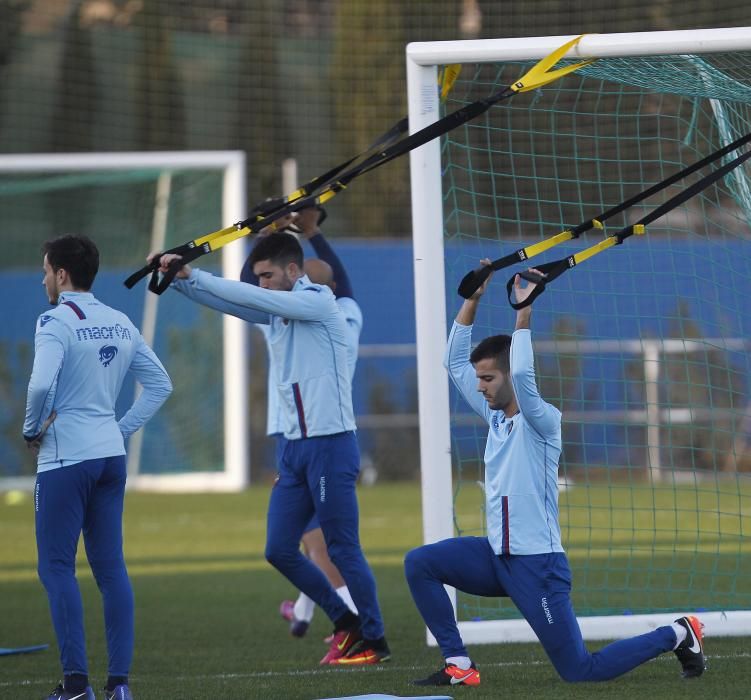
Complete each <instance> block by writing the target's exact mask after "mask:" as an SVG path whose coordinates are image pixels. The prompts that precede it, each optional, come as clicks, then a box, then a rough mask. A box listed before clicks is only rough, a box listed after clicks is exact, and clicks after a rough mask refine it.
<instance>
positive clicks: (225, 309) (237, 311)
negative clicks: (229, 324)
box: [172, 270, 271, 324]
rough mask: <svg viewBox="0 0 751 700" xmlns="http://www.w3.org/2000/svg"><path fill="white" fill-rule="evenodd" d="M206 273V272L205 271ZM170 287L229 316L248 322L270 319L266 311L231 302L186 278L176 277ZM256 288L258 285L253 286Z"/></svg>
mask: <svg viewBox="0 0 751 700" xmlns="http://www.w3.org/2000/svg"><path fill="white" fill-rule="evenodd" d="M196 272H201V271H200V270H194V273H196ZM205 274H208V273H205ZM237 284H245V286H246V287H251V286H252V285H250V284H246V283H244V282H238V283H237ZM172 287H173V288H174V289H175V290H176V291H178V292H180V294H182V295H184V296H186V297H188V299H192V300H193V301H195V302H196V303H198V304H202V305H203V306H208V307H209V308H210V309H214V310H216V311H220V312H221V313H223V314H229V315H230V316H236V317H237V318H241V319H243V321H248V322H250V323H261V324H268V323H269V322H270V321H271V317H270V316H269V314H268V313H265V312H263V311H258V310H257V309H251V308H249V307H247V306H243V305H241V304H233V303H230V302H228V301H227V300H225V299H223V298H222V297H219V296H217V295H216V294H214V293H212V292H209V291H207V290H205V289H200V288H199V287H198V286H196V285H195V284H192V283H191V282H190V280H188V279H176V280H175V281H174V282H173V283H172ZM254 289H258V287H254Z"/></svg>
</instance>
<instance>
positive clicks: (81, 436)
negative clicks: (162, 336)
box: [23, 292, 172, 472]
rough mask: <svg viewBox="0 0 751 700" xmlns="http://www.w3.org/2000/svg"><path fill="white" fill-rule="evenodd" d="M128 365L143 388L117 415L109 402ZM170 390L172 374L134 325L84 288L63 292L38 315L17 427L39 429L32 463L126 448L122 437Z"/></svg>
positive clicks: (42, 467) (48, 464) (54, 464)
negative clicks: (20, 423) (22, 418)
mask: <svg viewBox="0 0 751 700" xmlns="http://www.w3.org/2000/svg"><path fill="white" fill-rule="evenodd" d="M128 372H132V373H133V374H134V375H135V378H136V379H137V380H138V381H139V382H140V383H141V385H142V386H143V392H142V393H141V395H140V396H139V397H138V399H136V401H135V403H134V404H133V405H132V406H131V408H130V410H129V411H128V412H127V413H126V414H125V415H124V416H123V417H122V418H121V419H120V421H119V422H118V421H117V420H116V418H115V402H116V401H117V397H118V394H119V393H120V389H121V387H122V385H123V381H124V379H125V376H126V374H127V373H128ZM171 391H172V382H171V381H170V378H169V376H168V374H167V372H166V370H165V369H164V367H163V366H162V363H161V362H160V361H159V359H158V358H157V356H156V355H155V354H154V352H153V350H152V349H151V348H150V347H149V346H148V345H146V343H145V342H144V340H143V338H142V337H141V334H140V333H139V331H138V329H137V328H136V327H135V326H134V325H133V323H132V322H131V321H130V319H129V318H128V317H127V316H126V315H125V314H124V313H122V312H121V311H117V310H116V309H112V308H110V307H109V306H106V305H105V304H102V303H101V302H100V301H98V300H97V299H96V298H95V297H94V295H93V294H91V293H90V292H63V293H62V294H61V295H60V297H59V299H58V304H57V306H56V307H55V308H53V309H51V310H50V311H47V312H46V313H43V314H42V315H41V316H40V317H39V318H38V319H37V325H36V336H35V338H34V367H33V370H32V373H31V379H30V380H29V388H28V392H27V398H26V420H25V421H24V426H23V434H24V436H25V437H27V438H32V437H34V436H35V435H38V434H39V432H40V430H41V426H42V424H43V423H44V421H45V420H46V419H47V417H48V416H49V415H50V413H51V412H52V411H53V410H54V411H55V412H56V413H57V418H56V419H55V421H54V422H53V423H52V424H51V425H50V426H49V428H48V430H47V432H46V433H45V435H44V437H43V439H42V444H41V448H40V450H39V457H38V459H37V470H38V471H40V472H42V471H47V470H50V469H55V468H58V467H65V466H68V465H70V464H76V463H78V462H83V461H84V460H88V459H100V458H103V457H115V456H117V455H122V454H125V445H124V442H123V438H127V437H129V436H130V435H132V434H133V433H134V432H135V431H136V430H138V429H139V428H140V427H141V426H142V425H143V424H144V423H146V421H148V420H149V418H151V416H153V415H154V413H156V411H157V410H158V409H159V407H160V406H161V405H162V404H163V403H164V402H165V401H166V399H167V397H168V396H169V395H170V392H171Z"/></svg>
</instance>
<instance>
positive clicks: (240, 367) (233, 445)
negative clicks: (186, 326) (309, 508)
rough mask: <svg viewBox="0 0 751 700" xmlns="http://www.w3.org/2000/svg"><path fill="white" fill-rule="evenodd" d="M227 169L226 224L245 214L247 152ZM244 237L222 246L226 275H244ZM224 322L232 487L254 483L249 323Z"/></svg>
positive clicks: (227, 453) (227, 452) (227, 456)
mask: <svg viewBox="0 0 751 700" xmlns="http://www.w3.org/2000/svg"><path fill="white" fill-rule="evenodd" d="M236 156H237V157H236V158H235V160H234V161H233V162H232V163H231V164H230V165H229V167H227V169H226V170H225V171H224V187H223V200H222V218H223V220H224V221H223V225H224V226H229V225H230V224H233V223H235V222H237V221H241V220H242V219H243V218H245V214H246V209H247V205H246V201H245V154H244V153H241V152H237V154H236ZM245 248H246V246H245V244H244V241H243V240H242V239H239V240H237V241H234V242H233V243H230V244H229V245H228V246H226V247H224V248H222V252H223V254H222V275H223V276H224V277H226V278H227V279H234V280H237V279H240V270H242V266H243V263H244V262H245ZM223 323H224V341H225V342H224V445H225V450H224V460H225V469H226V471H227V481H228V484H227V485H228V487H229V488H230V489H232V490H236V489H238V490H239V489H242V488H245V487H246V486H247V485H248V484H249V483H250V474H249V469H248V465H249V464H250V413H249V407H248V393H249V392H248V387H249V372H248V324H247V323H246V322H245V321H242V320H241V319H239V318H235V317H234V316H230V315H228V314H225V315H224V317H223Z"/></svg>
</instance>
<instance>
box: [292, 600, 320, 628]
mask: <svg viewBox="0 0 751 700" xmlns="http://www.w3.org/2000/svg"><path fill="white" fill-rule="evenodd" d="M315 607H316V604H315V603H314V602H313V601H312V600H311V599H310V598H308V596H306V595H305V594H304V593H300V595H299V596H298V598H297V600H296V601H295V607H294V608H293V613H294V615H295V619H296V620H302V621H303V622H310V621H311V620H312V619H313V611H314V610H315Z"/></svg>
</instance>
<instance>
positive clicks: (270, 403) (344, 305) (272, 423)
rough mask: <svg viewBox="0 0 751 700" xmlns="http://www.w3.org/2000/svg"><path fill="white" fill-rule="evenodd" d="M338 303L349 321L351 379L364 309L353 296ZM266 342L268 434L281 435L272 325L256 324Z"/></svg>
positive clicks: (348, 339)
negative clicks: (272, 345) (272, 344)
mask: <svg viewBox="0 0 751 700" xmlns="http://www.w3.org/2000/svg"><path fill="white" fill-rule="evenodd" d="M336 303H337V304H338V305H339V308H340V309H341V310H342V313H343V314H344V320H345V321H346V322H347V358H348V360H349V376H350V380H351V379H352V378H353V377H354V376H355V367H356V366H357V352H358V349H359V346H360V333H361V332H362V322H363V321H362V310H361V309H360V305H359V304H358V303H357V302H356V301H355V300H354V299H353V298H352V297H338V298H337V300H336ZM256 328H258V329H259V330H260V331H261V333H262V334H263V338H264V340H265V342H266V347H267V349H268V356H269V372H268V380H267V381H268V400H267V406H266V435H281V434H282V433H284V424H285V423H284V416H285V413H284V411H282V409H281V402H280V401H279V389H278V386H279V380H278V378H277V372H278V370H277V367H276V355H275V354H274V351H273V349H272V347H271V344H270V343H269V334H270V333H271V326H270V325H268V324H266V325H264V324H262V323H261V324H258V325H257V326H256Z"/></svg>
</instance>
